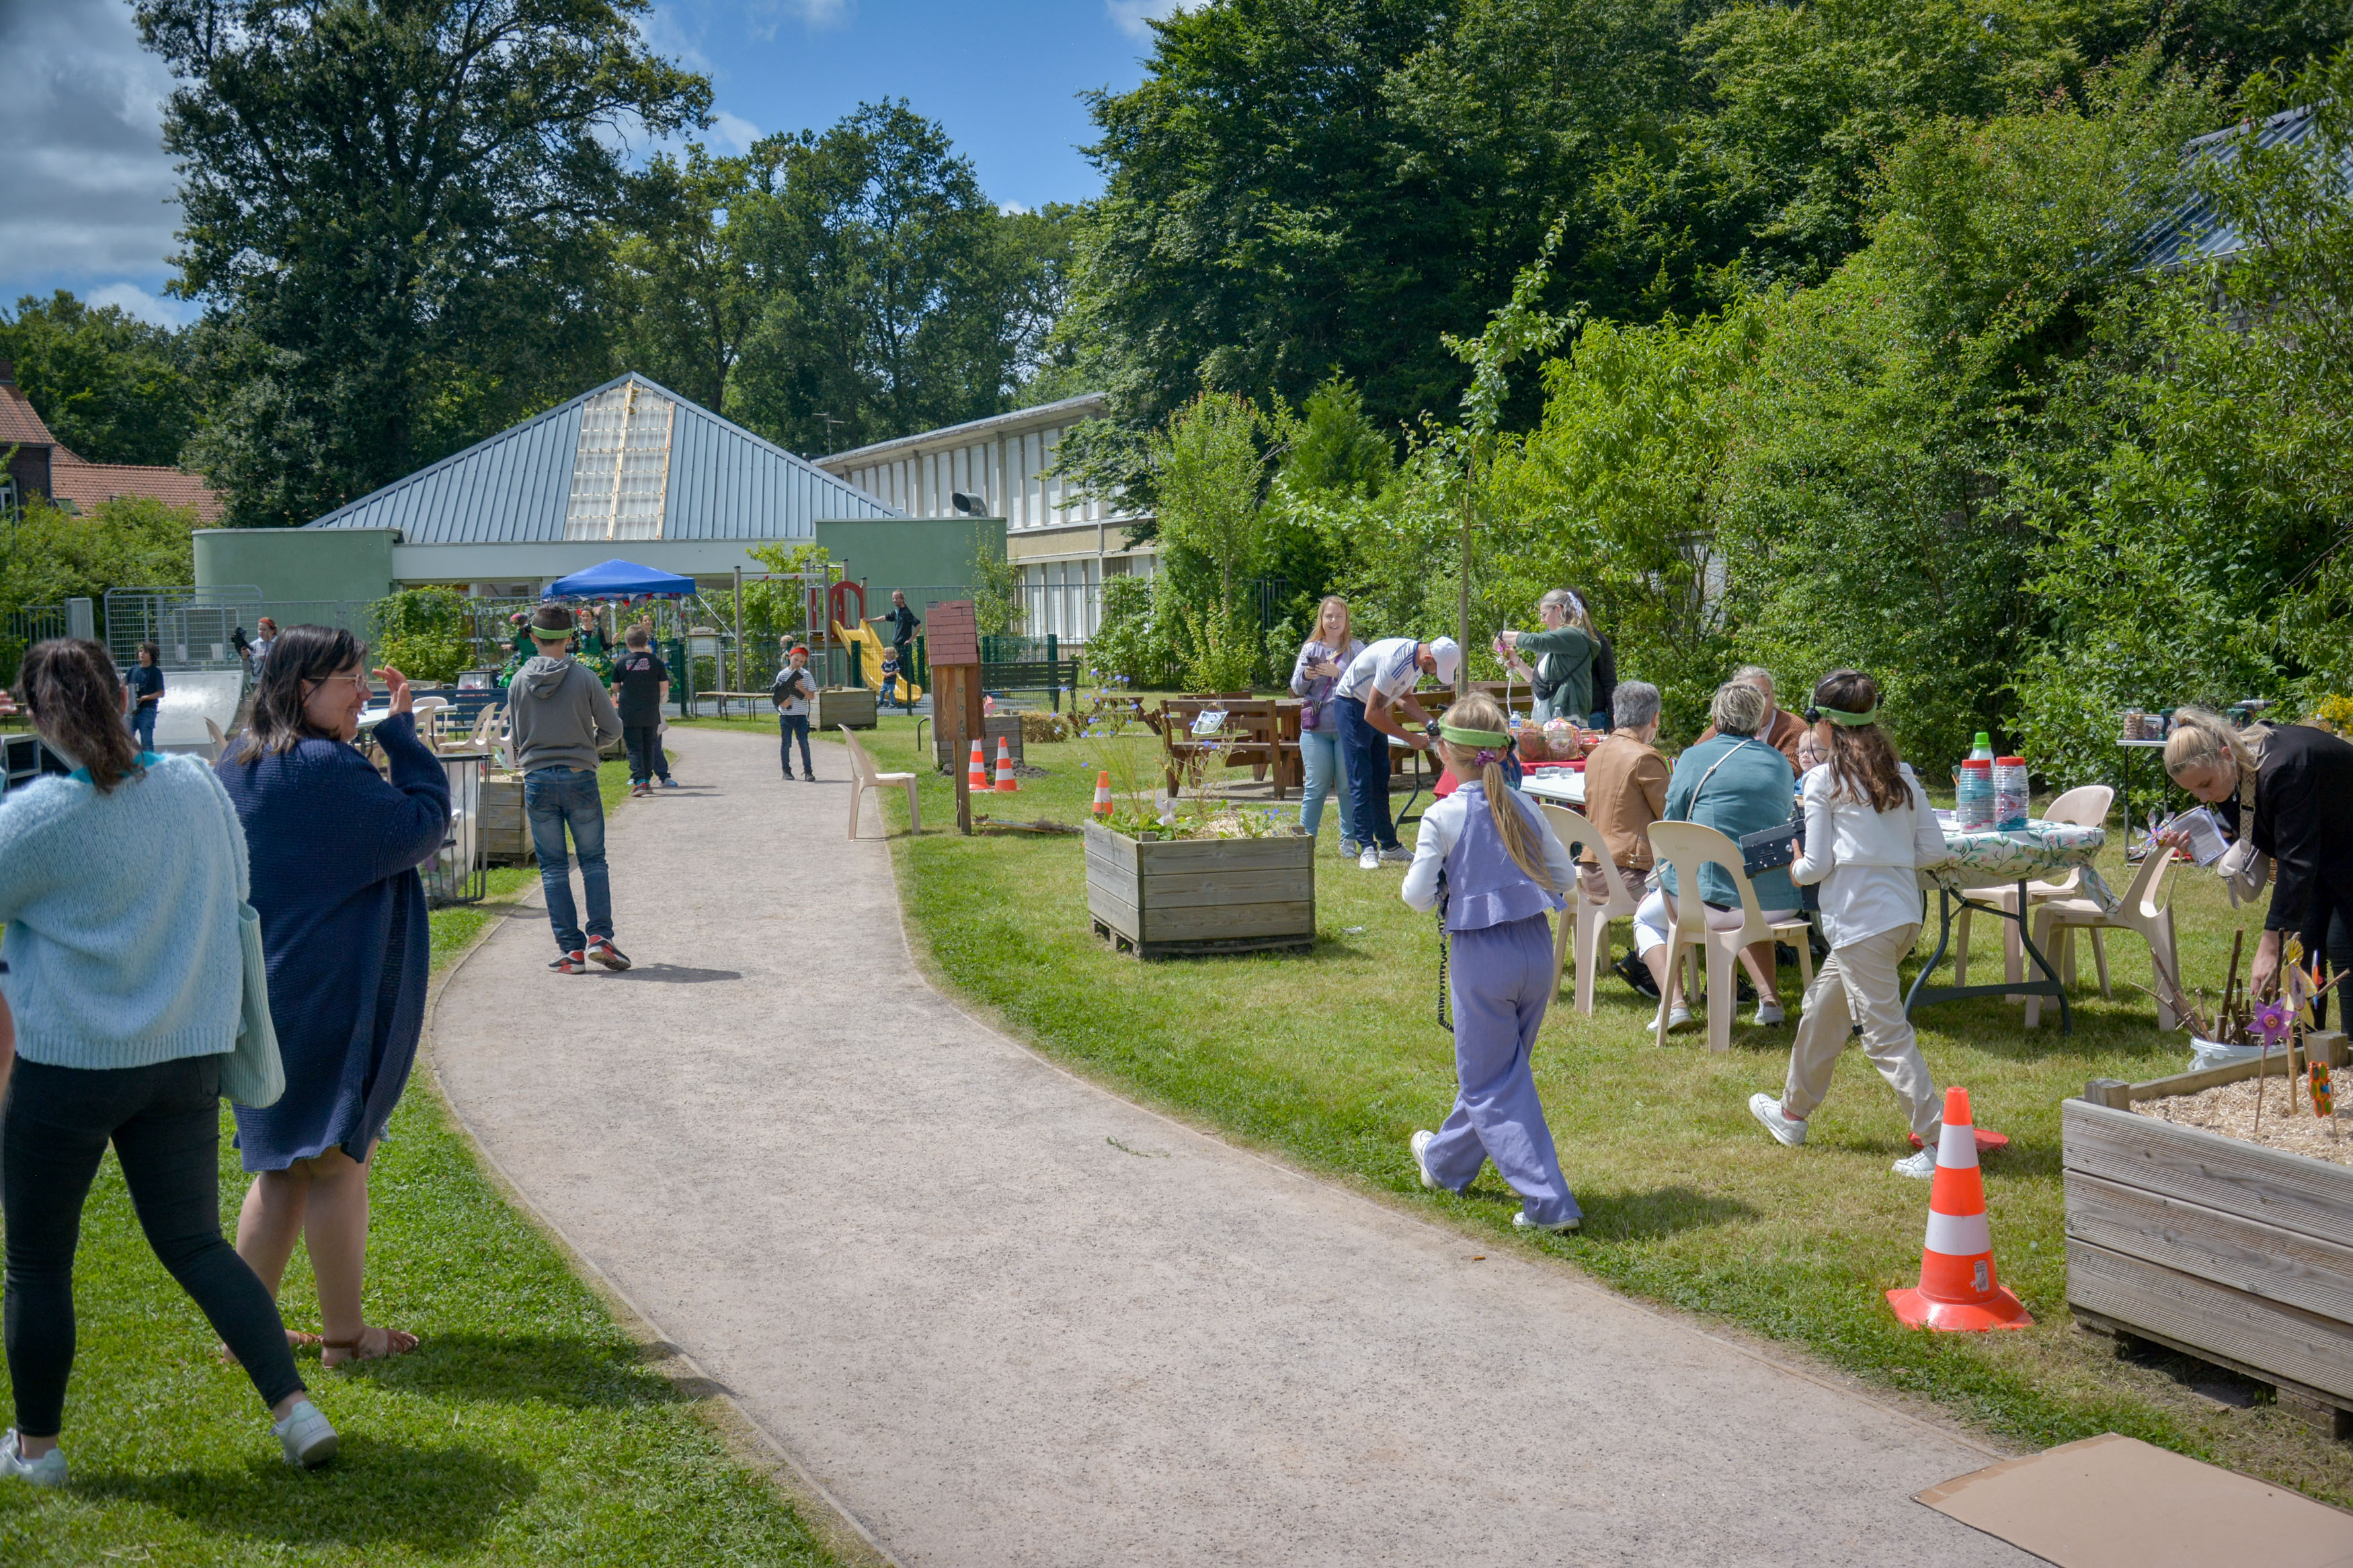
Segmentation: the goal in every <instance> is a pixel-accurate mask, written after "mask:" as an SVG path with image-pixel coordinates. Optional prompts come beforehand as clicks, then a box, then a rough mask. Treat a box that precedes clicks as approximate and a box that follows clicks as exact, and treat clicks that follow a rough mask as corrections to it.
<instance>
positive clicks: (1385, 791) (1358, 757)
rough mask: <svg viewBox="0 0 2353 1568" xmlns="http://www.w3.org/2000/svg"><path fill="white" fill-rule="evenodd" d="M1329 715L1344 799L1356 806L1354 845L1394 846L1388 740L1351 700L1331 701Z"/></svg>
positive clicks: (1358, 704) (1356, 702)
mask: <svg viewBox="0 0 2353 1568" xmlns="http://www.w3.org/2000/svg"><path fill="white" fill-rule="evenodd" d="M1331 712H1332V714H1333V716H1334V717H1335V718H1336V719H1338V720H1339V721H1340V763H1341V768H1342V771H1343V772H1345V773H1346V775H1347V779H1348V798H1349V799H1350V800H1352V801H1354V802H1355V803H1356V842H1357V843H1359V844H1363V845H1366V846H1367V847H1372V848H1376V849H1395V848H1396V847H1398V836H1397V828H1396V827H1395V826H1391V824H1390V822H1389V738H1388V731H1382V730H1376V729H1374V728H1373V725H1372V721H1370V720H1368V719H1366V717H1365V705H1364V704H1363V703H1362V702H1359V701H1357V700H1356V699H1355V698H1353V697H1335V698H1334V699H1332V708H1331Z"/></svg>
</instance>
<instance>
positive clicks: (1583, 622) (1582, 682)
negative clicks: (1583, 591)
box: [1495, 588, 1601, 724]
mask: <svg viewBox="0 0 2353 1568" xmlns="http://www.w3.org/2000/svg"><path fill="white" fill-rule="evenodd" d="M1536 618H1537V619H1538V620H1540V621H1542V622H1543V623H1544V626H1545V629H1544V630H1542V631H1540V632H1517V631H1507V632H1504V634H1502V635H1501V636H1500V637H1497V638H1496V639H1495V640H1496V642H1497V643H1498V644H1499V645H1500V646H1501V647H1502V649H1503V653H1504V659H1505V660H1506V661H1507V662H1509V663H1511V664H1514V665H1515V666H1517V667H1518V668H1520V669H1521V670H1523V671H1524V672H1525V673H1526V674H1527V676H1528V679H1530V681H1531V682H1533V683H1534V685H1535V689H1536V700H1535V709H1534V710H1533V711H1532V713H1531V717H1532V718H1533V719H1534V720H1535V722H1536V723H1539V724H1541V723H1544V722H1545V721H1547V720H1551V719H1567V720H1569V721H1572V722H1575V723H1578V724H1582V723H1584V722H1585V721H1586V716H1587V715H1588V714H1589V713H1590V712H1591V711H1592V710H1593V661H1594V658H1595V657H1596V656H1597V655H1598V654H1599V652H1600V650H1601V638H1600V637H1599V636H1598V635H1596V634H1595V632H1594V630H1593V622H1592V619H1591V618H1590V617H1589V616H1588V615H1587V613H1586V609H1585V602H1584V601H1583V600H1581V599H1579V598H1578V597H1577V595H1576V594H1574V593H1572V592H1571V591H1570V590H1568V589H1567V588H1555V589H1554V590H1553V591H1552V592H1551V593H1549V594H1546V595H1545V596H1544V597H1543V598H1541V599H1539V600H1537V601H1536ZM1531 658H1533V659H1535V664H1534V665H1533V666H1531V665H1530V664H1529V663H1528V660H1529V659H1531Z"/></svg>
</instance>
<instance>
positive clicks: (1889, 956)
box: [1748, 669, 1946, 1181]
mask: <svg viewBox="0 0 2353 1568" xmlns="http://www.w3.org/2000/svg"><path fill="white" fill-rule="evenodd" d="M1878 716H1879V687H1878V685H1877V684H1876V683H1875V682H1873V680H1872V679H1871V677H1869V676H1867V675H1864V674H1862V673H1861V672H1860V671H1857V670H1852V669H1841V670H1833V671H1832V672H1831V673H1830V674H1829V675H1826V676H1824V677H1822V679H1821V682H1820V684H1819V685H1818V686H1816V687H1815V688H1814V700H1813V706H1812V707H1811V708H1810V709H1808V710H1807V711H1806V718H1807V719H1808V720H1809V721H1810V722H1811V723H1812V725H1813V736H1812V739H1813V741H1814V743H1815V744H1816V745H1817V746H1819V747H1820V749H1821V752H1822V753H1823V754H1824V755H1825V756H1827V757H1828V759H1829V760H1828V761H1827V762H1824V763H1820V765H1819V766H1816V767H1813V768H1810V769H1808V770H1807V773H1806V777H1805V783H1804V784H1803V786H1802V788H1801V791H1800V796H1801V799H1802V800H1803V802H1804V805H1805V823H1806V831H1805V837H1804V838H1803V839H1802V840H1801V846H1802V847H1801V852H1800V853H1799V856H1798V858H1797V861H1796V863H1795V864H1794V865H1792V866H1791V867H1790V868H1789V876H1790V878H1791V879H1792V880H1794V881H1796V882H1797V883H1798V884H1799V886H1800V887H1803V886H1805V885H1807V884H1809V883H1820V887H1821V906H1822V935H1823V937H1824V938H1825V939H1826V940H1827V941H1828V942H1830V944H1831V953H1830V956H1829V957H1828V958H1826V959H1824V960H1823V961H1822V966H1821V968H1820V969H1819V970H1816V971H1815V972H1814V983H1813V984H1812V985H1810V986H1809V987H1808V988H1807V990H1806V1000H1805V1004H1804V1006H1805V1016H1803V1017H1802V1018H1800V1019H1799V1022H1798V1038H1797V1041H1796V1043H1795V1046H1794V1047H1793V1048H1792V1049H1791V1050H1790V1052H1789V1077H1788V1083H1787V1084H1786V1085H1785V1086H1784V1087H1783V1089H1782V1090H1781V1096H1780V1098H1779V1099H1778V1100H1775V1099H1774V1097H1773V1096H1771V1095H1769V1094H1755V1095H1751V1096H1750V1097H1749V1100H1748V1110H1749V1112H1750V1114H1752V1115H1754V1116H1755V1117H1756V1118H1757V1121H1761V1122H1763V1123H1764V1124H1765V1130H1766V1131H1768V1132H1770V1133H1772V1134H1773V1136H1774V1137H1776V1138H1778V1139H1779V1140H1780V1141H1781V1142H1784V1143H1786V1144H1788V1145H1789V1146H1790V1147H1792V1148H1795V1147H1797V1146H1799V1145H1800V1144H1802V1143H1804V1142H1805V1141H1806V1119H1807V1118H1808V1117H1810V1116H1811V1115H1812V1114H1813V1113H1814V1110H1815V1108H1816V1107H1818V1106H1820V1104H1821V1102H1822V1100H1823V1098H1824V1097H1825V1096H1826V1095H1828V1094H1829V1093H1830V1087H1831V1069H1832V1068H1835V1067H1836V1066H1837V1065H1838V1058H1839V1052H1840V1051H1841V1050H1843V1049H1845V1048H1846V1042H1847V1038H1848V1035H1849V1033H1850V1029H1849V1026H1848V1017H1849V1015H1850V1013H1852V1015H1853V1016H1856V1017H1857V1018H1859V1019H1860V1020H1861V1022H1862V1052H1863V1055H1865V1056H1866V1057H1869V1058H1871V1064H1872V1066H1873V1067H1875V1068H1878V1069H1879V1071H1880V1076H1882V1077H1883V1078H1884V1079H1887V1082H1888V1086H1889V1087H1890V1088H1892V1089H1894V1090H1895V1095H1896V1098H1897V1099H1899V1100H1902V1101H1903V1102H1904V1110H1905V1118H1906V1119H1907V1120H1908V1121H1910V1122H1911V1124H1912V1131H1914V1132H1915V1133H1916V1134H1918V1136H1919V1139H1920V1143H1921V1147H1920V1150H1919V1152H1917V1153H1915V1154H1914V1155H1912V1156H1911V1157H1910V1158H1909V1159H1905V1160H1899V1161H1897V1162H1896V1163H1895V1166H1894V1170H1895V1173H1896V1174H1897V1175H1899V1176H1916V1177H1918V1178H1919V1179H1920V1180H1922V1181H1926V1180H1927V1179H1928V1178H1929V1177H1931V1176H1933V1175H1935V1174H1936V1138H1937V1134H1938V1132H1939V1131H1941V1130H1942V1127H1943V1121H1944V1110H1943V1106H1942V1103H1941V1101H1940V1099H1939V1097H1938V1095H1937V1093H1936V1083H1935V1080H1933V1079H1930V1078H1929V1076H1928V1064H1927V1062H1926V1059H1924V1058H1922V1057H1921V1055H1920V1042H1919V1039H1918V1037H1916V1036H1915V1034H1914V1033H1913V1030H1912V1022H1911V1020H1910V1019H1909V1018H1907V1017H1905V1014H1904V990H1903V981H1902V977H1901V976H1899V975H1898V974H1897V973H1896V965H1897V964H1899V963H1902V962H1903V958H1904V955H1905V953H1907V952H1911V951H1912V944H1913V943H1914V942H1915V941H1917V940H1918V938H1919V935H1920V886H1919V880H1918V878H1917V877H1916V875H1915V871H1916V870H1917V868H1920V867H1924V866H1935V865H1938V864H1941V863H1942V862H1943V861H1944V860H1945V858H1946V849H1945V835H1944V831H1943V829H1941V828H1940V827H1939V826H1937V823H1936V813H1935V812H1933V811H1931V810H1929V809H1928V797H1927V796H1926V795H1924V794H1922V793H1921V790H1920V781H1919V780H1918V779H1916V778H1915V777H1913V776H1912V770H1911V769H1910V768H1909V767H1907V766H1905V764H1904V763H1902V762H1901V761H1900V760H1898V759H1897V757H1896V755H1895V747H1894V743H1893V742H1890V741H1889V740H1888V738H1887V732H1886V731H1883V730H1882V729H1881V728H1880V727H1879V725H1878V723H1877V722H1876V721H1877V719H1878Z"/></svg>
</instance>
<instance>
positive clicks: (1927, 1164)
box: [1887, 1144, 1936, 1182]
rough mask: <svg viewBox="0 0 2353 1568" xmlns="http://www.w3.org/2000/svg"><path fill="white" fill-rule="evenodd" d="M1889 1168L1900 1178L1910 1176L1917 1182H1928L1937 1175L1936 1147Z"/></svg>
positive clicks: (1924, 1150) (1932, 1146)
mask: <svg viewBox="0 0 2353 1568" xmlns="http://www.w3.org/2000/svg"><path fill="white" fill-rule="evenodd" d="M1887 1168H1888V1169H1889V1170H1891V1171H1893V1172H1894V1173H1896V1174H1897V1175H1899V1176H1909V1177H1911V1178H1912V1179H1913V1180H1914V1181H1915V1182H1925V1181H1927V1180H1928V1179H1930V1178H1931V1177H1933V1176H1934V1175H1936V1146H1935V1145H1934V1144H1931V1145H1930V1146H1929V1147H1927V1148H1926V1149H1923V1150H1921V1151H1920V1152H1918V1153H1916V1154H1915V1155H1913V1156H1912V1157H1911V1158H1910V1159H1908V1160H1898V1161H1896V1162H1895V1163H1894V1164H1893V1165H1890V1166H1888V1167H1887Z"/></svg>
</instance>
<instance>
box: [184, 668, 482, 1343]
mask: <svg viewBox="0 0 2353 1568" xmlns="http://www.w3.org/2000/svg"><path fill="white" fill-rule="evenodd" d="M366 655H367V649H366V648H365V647H364V646H362V645H361V643H360V642H359V641H358V639H356V638H354V637H353V636H352V635H351V634H350V633H349V632H346V631H342V630H339V629H337V628H334V627H332V626H289V627H287V628H286V631H285V634H284V635H283V636H281V637H280V638H279V639H278V646H277V647H274V648H272V649H271V650H270V654H269V664H267V665H266V666H264V667H263V668H262V673H261V681H260V685H259V688H258V689H256V691H255V693H254V701H253V717H252V720H251V721H250V723H249V725H248V728H247V730H246V731H244V733H242V734H240V735H239V736H238V737H237V740H236V741H235V742H233V743H232V744H231V745H230V746H229V748H228V751H227V755H225V756H224V757H223V758H222V759H221V761H220V763H219V764H218V770H217V771H218V773H219V776H220V781H221V784H223V785H224V786H225V787H226V788H227V791H228V795H229V799H230V800H231V801H233V802H234V803H235V804H236V806H237V816H239V817H240V818H241V819H242V820H243V821H244V823H245V837H246V842H247V843H248V845H249V846H251V854H252V861H253V907H254V909H255V910H256V911H257V912H258V913H259V915H260V916H261V944H262V949H263V951H264V952H265V953H267V954H268V957H269V1004H270V1014H271V1016H272V1017H273V1018H274V1019H275V1021H276V1023H277V1026H278V1048H279V1054H280V1057H281V1058H282V1059H283V1061H284V1063H285V1068H286V1094H285V1097H284V1098H283V1099H281V1100H279V1101H278V1103H277V1104H275V1105H272V1106H269V1107H268V1108H267V1109H265V1110H253V1109H250V1108H248V1107H246V1106H238V1107H237V1148H238V1150H239V1152H241V1153H242V1154H243V1155H244V1161H245V1168H246V1169H247V1170H248V1171H249V1172H252V1173H254V1175H255V1180H254V1184H253V1185H252V1186H251V1187H250V1188H249V1189H248V1191H247V1192H246V1194H245V1207H244V1210H243V1212H242V1213H240V1214H239V1215H238V1216H237V1252H238V1254H239V1255H240V1256H242V1257H243V1258H245V1260H246V1261H247V1262H248V1263H249V1264H251V1265H252V1266H253V1271H254V1272H255V1273H256V1274H259V1276H260V1277H261V1280H262V1283H263V1284H265V1285H267V1286H268V1287H269V1289H270V1293H271V1294H272V1295H275V1294H276V1293H277V1291H278V1287H279V1284H280V1280H281V1279H282V1278H283V1277H284V1275H285V1272H286V1264H287V1261H288V1259H289V1258H291V1257H292V1255H293V1251H294V1243H295V1241H296V1240H297V1239H298V1238H299V1239H301V1241H302V1242H303V1243H304V1245H305V1247H306V1248H307V1249H308V1251H309V1252H310V1255H311V1271H312V1273H313V1274H315V1275H316V1276H317V1278H318V1286H319V1317H320V1327H321V1329H322V1331H323V1333H324V1341H323V1343H324V1347H325V1348H324V1351H323V1352H322V1357H321V1359H322V1361H323V1362H324V1363H325V1364H327V1365H329V1366H336V1365H340V1364H342V1363H344V1362H349V1361H373V1360H375V1359H377V1358H378V1357H382V1356H386V1355H399V1354H405V1353H406V1352H409V1351H412V1350H415V1349H416V1348H417V1336H416V1335H415V1334H412V1333H408V1332H406V1331H402V1330H398V1329H386V1328H380V1327H376V1326H375V1325H372V1324H369V1323H368V1322H366V1321H365V1320H364V1317H363V1315H362V1311H361V1304H360V1286H361V1270H362V1265H363V1263H364V1259H365V1258H366V1255H367V1230H368V1190H367V1189H368V1172H369V1169H370V1167H371V1164H372V1163H373V1161H374V1157H375V1147H376V1144H377V1143H378V1142H380V1141H381V1140H382V1139H383V1137H384V1129H385V1122H387V1121H390V1120H391V1119H392V1112H393V1108H394V1107H395V1106H396V1105H397V1104H399V1103H400V1095H401V1090H402V1089H405V1088H406V1087H407V1083H408V1073H409V1068H410V1067H411V1066H412V1065H413V1064H414V1063H415V1061H416V1059H417V1036H418V1035H419V1034H420V1033H421V1032H422V1029H423V1026H424V1021H425V983H426V975H427V969H428V967H429V964H430V962H431V958H432V941H431V938H430V936H429V935H428V934H427V927H426V923H425V888H424V885H423V884H422V883H421V882H420V881H419V880H418V879H417V866H418V865H419V864H420V863H422V862H424V861H426V860H428V859H430V858H432V857H433V855H434V853H435V852H436V851H437V850H438V849H439V848H440V847H441V843H442V840H443V839H444V838H445V837H447V836H448V830H449V784H448V775H447V774H446V773H444V772H443V770H442V766H441V760H440V759H439V758H438V757H437V756H435V755H434V753H433V751H432V749H431V748H430V747H428V746H427V745H426V743H425V742H423V741H421V740H419V739H418V738H417V720H416V717H415V714H414V713H413V711H412V710H411V706H410V699H409V692H408V682H407V681H406V679H403V677H402V676H401V673H400V671H399V670H397V669H393V668H383V669H378V670H377V671H375V674H376V677H377V678H378V679H381V680H382V681H383V682H384V683H385V689H386V690H387V691H388V692H389V693H390V696H391V711H390V712H389V713H388V714H387V715H386V716H385V718H384V719H383V720H382V721H380V722H379V723H378V724H377V725H376V727H375V741H376V744H377V745H378V746H380V747H382V748H383V751H384V754H385V760H386V762H387V763H389V764H390V766H391V776H390V777H389V778H386V777H385V775H383V774H381V773H377V772H376V770H375V765H374V764H373V763H370V762H369V761H368V760H367V758H366V757H364V756H363V755H361V754H360V752H358V750H356V749H355V748H354V747H353V744H352V742H353V738H354V737H356V736H357V734H358V733H359V721H360V713H361V710H362V709H363V708H364V706H365V704H366V702H367V697H368V670H367V665H366Z"/></svg>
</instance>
